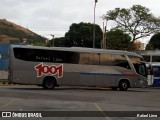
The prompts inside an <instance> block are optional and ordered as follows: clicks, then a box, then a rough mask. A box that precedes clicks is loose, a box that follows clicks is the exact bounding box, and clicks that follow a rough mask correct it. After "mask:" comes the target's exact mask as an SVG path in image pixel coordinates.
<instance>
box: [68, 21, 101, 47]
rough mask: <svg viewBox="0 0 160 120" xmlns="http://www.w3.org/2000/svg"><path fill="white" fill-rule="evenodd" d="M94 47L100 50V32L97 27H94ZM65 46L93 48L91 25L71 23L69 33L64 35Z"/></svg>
mask: <svg viewBox="0 0 160 120" xmlns="http://www.w3.org/2000/svg"><path fill="white" fill-rule="evenodd" d="M95 33H96V34H95V36H96V37H95V47H96V48H100V46H101V44H100V43H101V40H102V30H101V28H100V26H99V25H95ZM65 46H67V47H71V46H75V47H90V48H92V47H93V24H90V23H83V22H81V23H79V24H76V23H73V24H72V25H71V26H70V29H69V31H68V32H67V33H66V34H65Z"/></svg>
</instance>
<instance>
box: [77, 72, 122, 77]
mask: <svg viewBox="0 0 160 120" xmlns="http://www.w3.org/2000/svg"><path fill="white" fill-rule="evenodd" d="M80 74H81V75H101V76H117V77H118V76H123V74H108V73H87V72H81V73H80Z"/></svg>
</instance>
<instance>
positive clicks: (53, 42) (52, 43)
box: [51, 35, 54, 47]
mask: <svg viewBox="0 0 160 120" xmlns="http://www.w3.org/2000/svg"><path fill="white" fill-rule="evenodd" d="M51 36H52V44H51V46H52V47H54V35H51Z"/></svg>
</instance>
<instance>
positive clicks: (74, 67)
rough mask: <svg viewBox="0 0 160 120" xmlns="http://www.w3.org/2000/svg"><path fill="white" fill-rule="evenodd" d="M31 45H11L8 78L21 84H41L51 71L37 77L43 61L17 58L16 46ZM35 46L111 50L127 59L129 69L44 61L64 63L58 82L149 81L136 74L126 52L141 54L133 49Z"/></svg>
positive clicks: (113, 83)
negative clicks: (130, 50)
mask: <svg viewBox="0 0 160 120" xmlns="http://www.w3.org/2000/svg"><path fill="white" fill-rule="evenodd" d="M14 47H20V48H28V46H11V48H10V55H9V59H10V60H9V64H10V65H9V67H10V69H11V74H10V75H9V81H10V82H12V83H21V84H35V85H37V84H38V85H42V84H43V79H44V77H45V76H51V75H50V74H48V75H44V76H42V77H37V71H36V70H35V66H36V65H38V64H40V63H41V62H31V61H23V60H19V59H15V57H14V53H13V48H14ZM29 48H35V49H37V48H38V49H44V50H45V49H47V50H48V49H49V50H65V51H77V52H79V51H80V52H81V51H83V52H94V53H111V54H120V55H124V56H125V57H126V59H127V60H128V63H129V65H130V69H126V68H122V67H117V66H100V65H82V64H66V63H49V62H43V64H44V65H48V66H51V65H56V66H59V65H61V64H63V77H61V78H58V77H57V75H55V76H54V77H55V78H56V79H57V83H58V85H76V86H78V85H83V86H100V87H118V84H119V81H120V80H128V81H129V82H130V87H140V86H141V83H140V81H143V82H144V81H146V78H145V77H144V76H140V75H138V74H137V73H136V71H135V69H134V67H133V65H132V64H131V61H130V60H129V58H128V57H127V55H133V56H138V57H140V56H139V55H137V54H134V53H130V52H122V51H114V50H101V49H97V50H95V49H79V48H73V49H72V48H46V47H33V46H30V47H29Z"/></svg>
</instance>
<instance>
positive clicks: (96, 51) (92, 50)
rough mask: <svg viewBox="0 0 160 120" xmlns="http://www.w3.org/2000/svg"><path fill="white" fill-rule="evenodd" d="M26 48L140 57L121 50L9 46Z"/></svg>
mask: <svg viewBox="0 0 160 120" xmlns="http://www.w3.org/2000/svg"><path fill="white" fill-rule="evenodd" d="M15 47H16V48H28V49H44V50H60V51H75V52H93V53H112V54H123V55H124V54H125V55H132V56H137V57H142V56H141V55H138V54H136V53H133V52H128V51H122V50H109V49H97V48H85V47H43V46H31V45H30V46H29V45H11V48H15Z"/></svg>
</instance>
